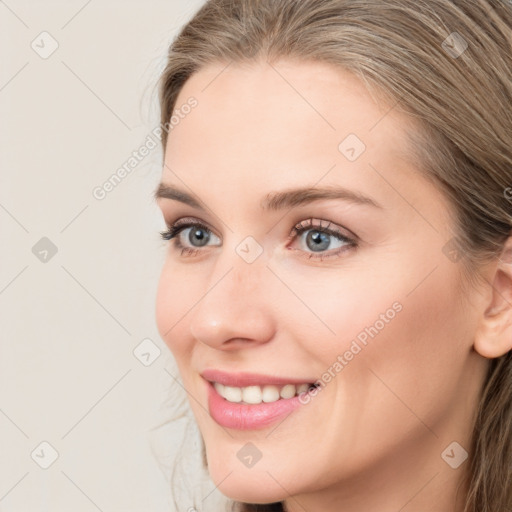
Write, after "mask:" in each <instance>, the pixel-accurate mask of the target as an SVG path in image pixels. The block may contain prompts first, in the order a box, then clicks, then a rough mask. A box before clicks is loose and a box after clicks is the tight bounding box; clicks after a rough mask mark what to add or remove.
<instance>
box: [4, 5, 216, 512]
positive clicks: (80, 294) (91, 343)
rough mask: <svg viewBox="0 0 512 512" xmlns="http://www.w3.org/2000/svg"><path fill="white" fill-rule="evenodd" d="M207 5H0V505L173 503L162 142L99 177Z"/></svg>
mask: <svg viewBox="0 0 512 512" xmlns="http://www.w3.org/2000/svg"><path fill="white" fill-rule="evenodd" d="M201 4H202V1H200V0H194V1H188V0H187V1H184V0H183V1H182V0H180V1H178V0H166V1H160V0H156V1H155V0H153V1H152V2H143V1H142V0H138V1H126V0H124V1H121V0H119V1H114V0H109V1H105V0H101V1H100V0H90V1H87V0H66V1H59V2H57V1H53V2H50V1H45V2H40V1H36V0H33V1H30V2H29V1H26V0H25V1H23V0H7V1H6V2H0V24H1V26H0V37H1V45H0V48H1V50H0V51H1V52H2V66H1V68H0V119H1V125H0V154H1V156H0V162H1V173H0V180H1V181H0V236H1V240H2V242H1V247H2V251H1V255H2V259H1V265H0V315H1V316H0V329H1V342H0V343H1V345H0V350H1V352H0V450H1V454H0V510H1V511H5V512H9V511H17V512H24V511H38V512H43V511H52V512H59V511H70V510H72V511H73V512H82V511H83V512H92V511H97V510H101V511H104V512H106V511H109V512H110V511H121V510H122V511H155V512H160V511H171V510H173V509H174V507H172V503H171V500H170V497H169V486H168V485H167V484H166V480H165V476H164V474H163V473H162V471H160V469H159V467H158V465H157V463H156V461H155V459H154V458H153V456H152V452H151V447H150V444H151V443H150V441H149V436H148V431H149V429H150V428H151V427H152V426H153V425H154V424H155V422H156V421H158V418H159V416H158V414H159V407H160V404H161V402H162V397H163V396H165V392H166V390H167V389H168V388H169V386H170V384H171V382H172V378H171V376H170V374H171V373H172V372H173V371H174V368H173V365H172V361H171V359H170V358H169V357H168V354H169V353H168V350H167V348H166V347H165V345H164V344H163V342H162V341H161V340H160V338H159V335H158V331H157V329H156V325H155V320H154V300H155V292H156V285H157V280H158V276H159V271H160V266H161V264H162V261H163V251H164V243H163V242H161V241H160V239H159V235H158V231H159V230H160V229H163V228H164V224H163V221H162V220H161V217H160V214H159V212H158V210H157V207H156V205H155V203H154V201H153V200H152V192H153V189H154V187H155V185H156V184H157V182H158V180H159V177H160V170H161V153H160V150H159V147H158V146H157V147H156V148H155V149H153V150H152V151H151V152H150V154H149V155H148V156H147V157H145V158H144V159H143V160H142V161H140V163H138V164H137V166H136V167H134V168H133V170H132V171H131V173H130V174H128V175H127V176H126V177H125V179H124V180H122V181H121V183H119V184H118V185H117V186H116V187H115V188H114V189H113V190H111V191H110V192H109V193H108V194H106V196H105V197H104V198H103V199H102V200H98V199H96V198H95V197H94V195H93V190H94V189H95V187H98V186H101V185H102V184H103V183H104V182H105V181H107V180H108V179H109V177H110V176H111V175H112V174H113V173H115V172H116V170H117V169H118V168H119V167H120V166H122V165H123V164H124V163H125V162H127V160H128V159H129V158H130V156H132V152H133V151H136V150H138V149H139V148H140V147H141V146H142V144H143V143H144V141H145V140H146V138H147V136H148V134H150V133H151V130H153V129H154V128H155V126H157V124H158V117H157V111H156V90H155V89H154V86H155V82H156V79H157V77H158V74H159V72H160V71H161V69H162V66H163V64H164V60H165V54H166V50H167V46H168V44H169V42H170V41H171V40H172V38H173V37H174V35H175V34H176V31H177V29H178V28H179V27H180V26H181V25H182V24H183V23H184V22H185V20H187V19H188V18H189V17H190V16H191V15H192V14H193V13H194V12H195V10H196V9H197V8H198V7H199V6H200V5H201ZM42 32H48V34H50V35H49V36H48V35H44V34H43V35H41V33H42ZM57 44H58V48H57V49H56V50H55V51H54V52H53V53H51V55H48V53H49V52H51V50H52V49H53V47H54V46H56V45H57ZM43 237H46V238H47V239H49V240H50V241H51V244H53V246H55V247H56V250H57V252H56V253H55V254H53V253H52V248H51V247H50V246H49V245H48V242H47V241H46V242H45V241H43V242H40V240H41V239H42V238H43ZM36 244H39V245H36ZM34 246H35V249H33V248H34ZM54 250H55V249H54ZM45 251H46V252H45ZM34 252H35V253H36V254H34ZM145 339H149V340H151V341H146V342H145V343H146V344H147V345H143V346H142V347H141V349H140V351H141V353H143V354H146V355H144V356H140V357H141V359H143V360H145V362H146V363H149V361H150V360H151V361H152V362H151V364H149V365H148V366H146V365H145V364H143V362H141V360H139V359H138V358H137V357H136V356H135V354H134V350H135V349H136V347H137V346H138V345H139V344H140V343H141V342H142V340H145ZM158 349H160V350H161V354H160V356H158ZM147 354H149V355H147ZM157 356H158V357H157ZM155 357H156V359H155V360H154V361H153V359H154V358H155ZM162 417H163V416H162ZM159 435H160V439H159V443H161V444H162V443H163V445H166V443H167V441H169V442H171V441H173V442H178V441H179V442H181V441H182V432H180V431H179V430H178V429H176V428H175V429H171V430H168V431H166V432H164V434H163V436H162V433H160V434H159ZM42 442H47V443H49V444H50V445H51V447H53V449H54V450H55V451H56V452H57V453H58V457H57V459H56V460H55V461H54V462H53V463H52V464H51V465H50V466H49V467H47V468H46V469H44V468H43V467H41V466H42V465H45V464H48V463H50V462H51V460H52V453H53V452H52V448H50V447H48V445H44V444H43V445H41V443H42ZM169 453H172V451H171V452H169ZM187 485H188V484H186V483H184V484H183V487H184V489H185V488H186V487H187ZM208 486H209V487H208ZM208 488H210V490H211V489H212V488H213V485H212V484H211V483H206V484H205V489H208ZM201 492H203V495H204V491H201ZM208 492H209V491H208ZM212 496H215V494H213V495H212ZM187 499H188V498H185V501H184V502H183V503H184V505H186V503H187V501H186V500H187ZM208 500H209V503H211V498H208ZM212 508H213V507H212ZM206 509H207V507H206V502H205V508H204V510H206ZM184 510H186V509H184Z"/></svg>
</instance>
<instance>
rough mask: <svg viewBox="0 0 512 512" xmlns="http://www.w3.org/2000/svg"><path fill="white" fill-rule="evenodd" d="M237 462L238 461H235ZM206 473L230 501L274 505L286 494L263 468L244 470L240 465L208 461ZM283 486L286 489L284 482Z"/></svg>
mask: <svg viewBox="0 0 512 512" xmlns="http://www.w3.org/2000/svg"><path fill="white" fill-rule="evenodd" d="M235 460H236V462H238V459H235ZM208 472H209V474H210V478H211V479H212V481H213V483H214V484H215V485H216V487H217V488H218V490H219V491H220V492H221V493H222V494H224V496H226V497H228V498H229V499H231V500H235V501H241V502H245V503H257V504H264V503H274V502H277V501H282V500H284V499H286V497H287V493H286V492H285V491H284V490H283V487H281V486H280V485H279V484H278V483H277V482H276V481H275V480H274V479H273V478H272V477H271V476H270V475H269V474H268V473H267V472H266V471H265V468H260V469H256V467H253V468H245V467H243V465H242V463H240V464H239V465H238V464H232V465H228V464H226V463H225V462H220V463H219V464H217V463H216V461H212V460H210V459H208ZM228 475H229V476H228ZM283 486H284V487H285V488H287V485H286V482H283Z"/></svg>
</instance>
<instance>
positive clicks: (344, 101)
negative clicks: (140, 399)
mask: <svg viewBox="0 0 512 512" xmlns="http://www.w3.org/2000/svg"><path fill="white" fill-rule="evenodd" d="M225 66H226V65H225V64H215V65H210V66H208V67H205V68H203V69H201V70H200V71H199V72H198V73H196V74H195V75H193V76H192V77H191V78H190V79H189V80H188V81H187V82H186V83H185V85H184V88H183V89H182V91H181V92H180V95H179V97H178V100H177V102H176V108H179V106H180V105H183V104H184V103H185V102H186V101H187V99H188V98H189V97H191V96H194V97H195V98H196V99H197V101H198V105H197V107H196V108H195V109H193V110H192V111H191V113H190V114H188V115H187V116H184V118H183V119H181V120H180V122H179V124H177V125H176V126H174V128H173V129H172V131H171V132H170V133H169V139H168V143H167V148H166V156H165V166H164V169H163V173H162V182H163V183H164V184H172V185H175V186H177V187H180V188H181V189H183V190H185V191H187V192H189V193H193V194H194V195H195V196H196V197H198V198H199V199H200V201H202V203H203V204H204V205H206V208H207V209H206V211H201V210H199V209H197V208H195V207H192V206H189V205H185V204H182V203H180V202H178V201H175V200H171V199H166V198H160V199H158V200H157V203H158V205H159V207H160V208H161V210H162V213H163V216H164V218H165V220H166V222H167V223H168V224H172V223H173V222H175V221H176V220H178V219H180V218H184V217H192V218H193V219H195V220H197V221H201V222H202V223H204V224H206V225H207V226H208V228H209V229H210V230H211V233H210V236H211V238H210V241H209V242H208V245H206V246H201V245H200V244H199V245H198V242H197V241H196V245H195V246H194V245H192V243H194V240H193V241H192V242H190V239H189V238H188V235H189V232H190V231H191V230H190V229H188V230H187V229H185V231H184V232H182V234H181V241H182V243H183V244H184V245H185V246H187V247H191V248H194V247H195V248H198V251H199V252H198V253H197V254H195V255H187V254H183V255H182V254H181V251H180V249H177V248H175V247H174V245H173V244H174V242H175V241H176V240H175V239H174V240H171V241H169V242H167V243H168V244H169V247H168V249H167V251H168V252H167V255H166V260H165V263H164V266H163V269H162V273H161V278H160V282H159V288H158V294H157V304H156V320H157V325H158V329H159V332H160V334H161V336H162V338H163V339H164V341H165V343H166V344H167V345H168V347H169V349H170V350H171V351H172V353H173V355H174V357H175V359H176V361H177V364H178V368H179V371H180V375H181V377H182V380H183V385H184V387H185V388H186V389H187V391H188V393H189V397H190V405H191V408H192V411H193V413H194V416H195V418H196V420H197V422H198V425H199V428H200V431H201V434H202V437H203V439H204V442H205V446H206V453H207V459H208V469H209V472H210V475H211V477H212V480H213V482H214V483H215V484H216V485H217V486H218V488H219V490H220V491H221V492H222V493H223V494H225V495H226V496H228V497H230V498H232V499H235V500H238V501H245V502H250V503H269V502H274V501H282V500H284V501H285V506H286V508H287V510H289V511H292V512H298V511H302V512H303V511H304V510H305V511H309V512H313V511H319V510H322V511H323V512H326V511H327V512H329V511H333V512H334V511H343V512H360V511H361V510H365V511H366V512H397V511H400V512H413V511H414V512H420V511H421V512H427V511H434V510H435V511H436V512H454V511H459V510H462V509H461V500H460V497H459V501H457V502H456V492H457V487H458V486H459V484H461V479H462V476H463V475H464V473H465V471H466V470H467V468H468V466H469V460H466V461H465V462H463V463H462V464H461V465H460V466H459V467H458V468H457V469H453V468H452V467H450V466H449V465H448V464H447V463H446V462H445V460H444V459H443V458H442V457H441V454H442V453H443V451H444V450H445V449H446V448H447V447H448V446H449V445H450V444H451V443H452V442H453V441H456V442H457V443H459V444H460V445H461V446H462V447H463V448H465V449H466V450H469V446H470V442H469V441H470V435H471V422H472V421H473V415H474V412H475V408H476V404H477V400H478V395H479V392H480V389H481V386H482V384H483V382H484V378H485V372H486V370H487V367H488V363H489V359H488V358H491V357H497V356H499V355H502V354H503V353H505V352H506V351H507V350H509V349H510V342H509V341H507V340H510V339H512V332H511V327H510V325H511V322H510V308H509V307H508V305H507V304H509V301H507V300H506V299H508V298H509V295H510V292H508V291H507V290H509V289H511V287H510V270H509V267H510V265H506V264H505V263H504V262H501V261H499V260H497V261H496V262H492V263H491V264H489V265H488V266H487V267H485V268H483V269H482V272H483V275H484V276H485V277H486V281H485V283H484V284H483V285H481V286H479V287H475V288H474V289H473V288H472V289H471V290H469V291H467V290H464V288H463V286H462V285H463V284H464V282H463V277H462V276H463V275H462V272H461V270H462V269H461V263H460V262H454V261H452V260H451V259H449V258H448V257H447V256H446V255H445V252H443V247H444V245H445V244H446V243H447V242H448V241H449V240H450V239H451V238H452V236H453V230H454V224H453V222H454V220H453V215H452V210H451V205H450V204H449V203H448V202H447V200H446V199H445V198H444V196H443V195H442V194H441V192H440V191H439V190H438V189H437V188H436V187H435V186H434V185H433V184H431V183H429V182H428V181H427V180H426V179H424V178H423V177H422V176H421V174H420V172H419V170H418V167H417V166H415V165H414V163H413V160H412V159H411V158H408V155H410V152H409V147H408V144H407V133H408V132H409V131H410V130H414V129H417V127H416V126H415V125H414V124H413V123H412V120H411V119H409V118H407V117H405V115H404V114H398V113H397V112H396V111H393V110H391V111H390V106H389V105H388V104H386V103H385V102H384V101H382V100H377V99H376V98H374V97H373V96H371V95H370V94H369V93H368V92H367V90H366V89H365V87H364V85H363V84H362V83H361V82H360V81H359V80H358V79H357V78H355V77H354V76H353V75H351V74H349V73H347V72H346V71H343V70H340V69H338V68H334V67H331V66H330V65H328V64H322V63H314V62H291V61H279V62H277V63H274V64H272V65H270V64H268V63H267V62H264V61H260V62H257V63H251V64H250V65H245V66H240V65H235V64H231V65H230V66H229V67H227V68H225ZM350 133H352V134H356V135H357V136H358V137H359V139H360V140H362V141H364V144H365V145H366V150H365V151H364V152H363V153H362V154H361V155H360V156H359V158H357V159H356V160H355V161H353V162H351V161H349V160H348V159H347V158H346V157H345V156H344V155H343V154H342V153H341V152H340V151H339V150H338V145H339V144H340V142H341V141H342V140H343V139H344V138H345V137H346V136H347V135H348V134H350ZM322 185H339V186H343V187H346V188H348V189H350V190H352V191H357V192H359V193H361V194H364V195H365V196H368V197H371V198H372V199H373V200H375V201H377V202H378V203H379V204H380V205H381V206H382V208H375V207H372V206H370V205H360V204H354V203H351V202H348V201H345V200H340V199H328V200H320V201H316V202H314V203H310V204H307V205H303V206H296V207H293V208H289V209H286V210H283V211H264V210H263V209H262V208H261V206H260V201H261V200H262V199H263V198H264V196H265V195H266V194H268V193H270V192H274V191H279V190H283V189H287V188H290V187H298V186H322ZM308 219H315V220H314V222H315V223H316V226H318V221H319V220H323V221H331V223H332V226H334V228H335V229H336V228H338V229H339V230H341V231H342V232H343V233H344V234H346V235H347V236H349V235H351V234H355V235H356V236H357V243H358V245H357V247H355V248H350V247H347V246H346V245H345V250H344V251H343V252H341V253H339V254H337V255H335V256H333V257H330V258H326V259H324V260H323V261H320V260H318V259H317V260H315V259H313V258H311V259H309V258H308V257H309V256H311V254H314V255H315V254H316V255H318V254H319V253H318V252H315V251H314V244H313V243H311V242H309V244H308V243H307V240H306V238H307V235H308V233H311V232H312V231H315V226H313V227H311V228H309V231H305V232H304V233H303V234H301V235H298V236H297V237H296V238H295V239H292V240H291V241H290V240H289V239H288V236H289V235H290V233H292V228H293V226H295V225H296V224H297V223H298V222H301V221H307V220H308ZM325 224H326V222H323V223H322V225H325ZM332 226H331V227H332ZM347 230H349V231H347ZM247 236H252V237H253V238H254V239H255V240H256V241H257V242H258V244H259V245H260V246H261V249H262V250H263V252H262V254H261V255H260V256H259V257H258V258H256V260H255V261H254V262H252V263H247V262H246V261H244V259H242V258H241V257H240V256H239V255H238V253H237V252H236V250H235V249H236V248H237V246H238V245H239V244H240V242H241V241H242V240H244V239H245V237H247ZM327 240H329V241H330V242H331V245H330V246H328V248H327V249H323V253H324V254H327V253H331V254H333V253H334V252H335V251H336V250H337V248H339V247H342V246H343V245H344V243H343V242H339V241H338V240H337V238H336V237H334V236H328V238H327ZM292 248H293V249H296V250H295V251H293V250H291V249H292ZM228 271H229V272H228ZM394 303H395V304H396V303H399V304H400V306H401V310H400V312H397V313H396V314H395V315H394V318H393V319H392V320H390V321H388V322H387V323H386V324H385V327H384V328H383V329H382V330H380V331H379V333H378V335H376V336H375V337H374V338H369V340H368V342H367V345H366V346H364V345H362V344H361V343H360V345H361V346H362V347H363V348H362V350H361V351H360V352H359V353H357V355H355V356H354V357H353V359H352V360H351V361H349V362H348V364H347V365H346V366H345V367H343V369H342V370H341V371H339V372H338V373H336V375H335V377H333V378H332V379H331V381H330V382H329V383H327V384H326V385H325V387H324V388H323V389H322V390H321V391H320V392H319V393H318V394H317V396H316V397H314V398H313V399H312V400H311V401H310V403H308V404H307V405H304V406H302V407H301V408H299V409H298V410H296V411H294V412H293V413H292V414H291V415H289V416H288V417H287V418H286V419H284V421H282V422H281V423H279V424H274V425H271V426H269V427H267V428H264V429H260V430H251V431H237V430H234V429H225V428H223V427H221V426H219V425H218V424H217V423H215V422H214V421H213V420H212V418H211V417H210V416H209V414H208V402H207V393H206V387H205V383H204V381H203V379H202V378H201V376H200V372H201V371H202V370H204V369H205V368H218V369H222V370H225V371H231V372H235V371H246V372H256V373H263V374H271V375H278V376H285V377H290V378H303V379H304V381H305V382H313V381H315V380H317V379H321V378H322V375H323V374H324V373H325V372H326V370H327V369H328V368H332V367H333V364H334V363H335V362H336V360H337V357H338V355H340V354H341V355H343V354H344V353H345V352H346V350H348V349H349V348H350V345H351V343H352V341H353V340H354V339H355V338H356V337H357V335H358V334H360V333H361V332H362V331H364V329H365V327H369V326H371V325H374V324H375V322H376V321H377V320H378V319H379V318H380V315H381V314H385V313H386V311H387V310H389V309H390V308H391V309H392V305H393V304H394ZM249 441H250V442H252V443H253V444H254V445H255V446H256V447H257V448H258V450H259V451H260V452H261V455H262V457H261V459H260V460H259V461H258V462H257V463H256V464H255V465H254V466H252V467H250V468H248V467H246V466H245V465H244V464H242V463H241V461H240V460H239V459H238V457H237V452H238V451H239V450H240V448H241V447H242V446H244V445H245V444H246V443H247V442H249ZM455 456H456V457H459V456H460V452H458V451H456V452H455ZM461 493H462V494H463V493H464V487H463V486H462V485H461V487H460V489H459V494H461Z"/></svg>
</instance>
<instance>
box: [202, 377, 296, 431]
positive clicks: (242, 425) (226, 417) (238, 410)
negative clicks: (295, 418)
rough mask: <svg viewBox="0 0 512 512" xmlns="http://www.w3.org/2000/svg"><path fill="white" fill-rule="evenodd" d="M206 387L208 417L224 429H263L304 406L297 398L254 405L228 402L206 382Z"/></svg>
mask: <svg viewBox="0 0 512 512" xmlns="http://www.w3.org/2000/svg"><path fill="white" fill-rule="evenodd" d="M207 385H208V408H209V411H210V416H211V417H212V418H213V420H214V421H216V422H217V423H218V424H219V425H221V426H223V427H226V428H233V429H237V430H255V429H261V428H265V427H267V426H269V425H271V424H272V423H275V422H276V421H277V420H279V419H280V418H282V417H284V416H287V415H288V414H290V413H291V412H292V411H294V410H295V409H297V408H299V407H300V406H301V405H305V404H303V403H301V402H300V400H299V397H298V396H294V397H293V398H286V399H283V398H282V399H279V400H277V401H276V402H270V403H265V402H262V403H261V404H255V405H247V404H242V403H236V402H229V401H228V400H226V399H225V398H223V397H222V396H220V395H219V394H218V393H217V391H216V390H215V388H214V387H213V384H212V383H211V382H207Z"/></svg>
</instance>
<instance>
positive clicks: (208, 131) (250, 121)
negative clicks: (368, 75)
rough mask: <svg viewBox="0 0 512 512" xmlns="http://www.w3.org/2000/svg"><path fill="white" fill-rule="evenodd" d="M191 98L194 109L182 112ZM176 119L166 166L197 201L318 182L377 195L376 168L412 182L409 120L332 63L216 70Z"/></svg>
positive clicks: (184, 97) (191, 87) (203, 75)
mask: <svg viewBox="0 0 512 512" xmlns="http://www.w3.org/2000/svg"><path fill="white" fill-rule="evenodd" d="M192 97H193V98H195V100H196V101H197V106H196V107H195V108H194V109H191V110H190V109H187V110H186V112H188V113H187V114H184V113H182V112H180V109H181V107H182V106H183V105H184V104H186V103H187V101H189V100H190V98H192ZM184 112H185V110H184ZM175 114H177V117H179V123H177V124H176V125H174V126H173V127H172V129H171V130H170V132H169V137H168V141H167V148H166V157H165V163H166V166H167V167H168V168H169V169H172V171H174V172H175V173H176V174H177V175H178V176H182V177H183V176H186V178H187V180H188V182H189V183H191V184H192V185H193V186H194V188H196V189H197V187H199V189H200V190H197V192H198V193H201V192H202V191H204V190H206V189H204V186H205V185H206V181H205V180H207V182H208V193H210V194H214V193H223V194H226V193H229V192H230V191H231V192H233V193H240V191H241V190H246V191H249V190H250V191H255V192H256V191H257V192H258V194H259V195H262V194H263V193H264V192H266V191H268V190H269V189H277V188H284V187H290V186H299V185H304V184H309V185H313V184H315V183H317V182H318V181H319V180H322V184H342V185H346V186H358V185H360V184H362V183H364V184H365V185H366V186H368V187H370V188H372V187H373V188H374V189H375V190H378V189H382V187H383V186H384V183H383V180H382V177H381V176H380V174H379V173H378V172H376V171H377V170H378V169H379V168H389V167H390V166H392V167H393V168H394V169H395V172H400V170H402V172H408V173H409V174H410V170H409V167H410V159H409V155H410V152H409V146H408V141H407V133H408V131H410V130H411V129H413V127H412V122H411V120H410V119H409V118H407V117H404V116H402V115H398V114H397V113H396V112H394V111H393V108H392V105H391V106H390V105H389V103H386V102H384V101H383V100H382V99H379V98H378V97H376V96H375V95H370V93H369V92H368V90H367V89H366V88H365V86H364V83H363V82H361V81H360V80H359V79H358V78H356V77H355V76H354V75H352V74H350V73H348V72H346V71H344V70H341V69H340V68H337V67H334V66H331V65H329V64H326V63H319V62H293V61H278V62H275V63H272V64H270V63H267V62H266V61H259V62H255V63H251V64H244V65H240V64H234V63H231V64H225V63H223V64H220V63H219V64H215V65H210V66H208V67H205V68H203V69H201V70H200V71H198V72H197V73H195V74H194V75H192V77H191V78H189V80H188V81H187V82H186V83H185V85H184V87H183V88H182V90H181V92H180V94H179V96H178V98H177V101H176V105H175ZM213 176H215V180H213V179H212V177H213ZM163 181H168V182H170V181H174V182H176V181H175V180H173V179H172V176H169V177H167V179H166V178H165V175H164V178H163ZM217 184H218V187H219V190H216V189H215V187H216V186H217ZM359 188H360V187H359Z"/></svg>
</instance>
